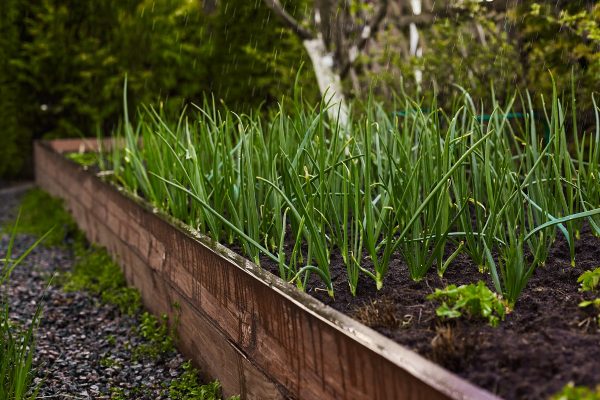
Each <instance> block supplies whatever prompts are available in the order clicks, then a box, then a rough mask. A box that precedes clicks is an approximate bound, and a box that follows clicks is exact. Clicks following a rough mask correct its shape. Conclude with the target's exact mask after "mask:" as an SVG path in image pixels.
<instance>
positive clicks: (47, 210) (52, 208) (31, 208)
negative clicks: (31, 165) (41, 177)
mask: <svg viewBox="0 0 600 400" xmlns="http://www.w3.org/2000/svg"><path fill="white" fill-rule="evenodd" d="M5 228H6V230H7V231H10V230H13V229H16V232H17V233H27V234H31V235H34V236H38V237H41V236H42V235H45V234H46V233H47V232H49V233H48V235H47V236H46V239H45V240H44V244H45V245H46V246H64V245H65V241H66V240H68V239H75V240H84V238H83V234H82V233H81V232H80V231H79V230H78V229H77V225H76V224H75V221H73V218H71V215H70V214H69V213H68V212H67V211H66V210H65V208H64V203H63V201H62V200H60V199H57V198H55V197H52V196H50V195H49V194H48V193H46V192H44V191H43V190H41V189H32V190H29V191H28V192H27V193H25V195H24V196H23V199H22V201H21V217H20V219H19V223H18V224H16V221H12V222H10V223H8V225H7V226H6V227H5Z"/></svg>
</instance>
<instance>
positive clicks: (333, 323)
mask: <svg viewBox="0 0 600 400" xmlns="http://www.w3.org/2000/svg"><path fill="white" fill-rule="evenodd" d="M86 145H89V146H91V147H94V146H95V144H93V141H91V142H87V143H85V142H82V141H77V140H69V141H53V142H37V143H36V145H35V162H36V181H37V183H38V185H39V186H40V187H42V188H43V189H45V190H47V191H48V192H50V193H51V194H53V195H55V196H59V197H61V198H63V199H64V200H65V203H66V205H67V207H68V208H69V210H70V211H71V213H72V214H73V216H74V218H75V220H76V221H77V223H78V224H79V226H80V228H81V229H82V230H83V231H84V232H85V233H86V235H87V237H88V239H89V240H90V241H93V242H96V243H99V244H101V245H103V246H105V247H106V248H107V249H108V250H109V252H110V253H111V254H112V255H113V256H114V257H115V259H117V260H118V261H119V264H120V265H121V267H122V269H123V271H124V273H125V276H126V278H127V281H128V282H129V284H131V285H133V286H135V287H137V288H138V289H139V290H140V292H141V294H142V298H143V301H144V304H145V305H146V307H148V309H149V310H150V311H152V312H153V313H156V314H159V313H166V314H168V315H169V316H171V317H172V318H175V317H176V316H177V318H178V319H179V327H178V333H179V336H180V349H181V350H182V352H183V353H184V354H185V355H186V356H188V357H190V358H191V359H193V360H194V362H195V363H196V364H197V365H198V366H199V367H200V368H201V369H202V371H204V373H205V374H207V376H209V377H211V378H218V379H219V380H220V381H221V383H222V385H223V388H224V392H225V394H226V395H232V394H241V395H242V397H243V398H247V399H281V398H297V399H311V400H312V399H369V400H372V399H386V400H387V399H411V400H412V399H423V400H425V399H427V400H429V399H496V397H495V396H493V395H492V394H490V393H488V392H486V391H484V390H482V389H480V388H478V387H476V386H474V385H472V384H470V383H468V382H466V381H464V380H462V379H461V378H459V377H457V376H455V375H453V374H451V373H450V372H448V371H446V370H445V369H443V368H441V367H439V366H438V365H436V364H434V363H432V362H430V361H428V360H426V359H424V358H423V357H421V356H419V355H417V354H416V353H414V352H412V351H410V350H408V349H406V348H404V347H402V346H400V345H398V344H397V343H395V342H393V341H391V340H389V339H387V338H385V337H384V336H382V335H380V334H379V333H377V332H375V331H373V330H372V329H369V328H367V327H365V326H364V325H362V324H360V323H358V322H356V321H354V320H353V319H351V318H349V317H347V316H345V315H343V314H341V313H339V312H337V311H335V310H333V309H332V308H330V307H327V306H325V305H323V304H322V303H320V302H319V301H317V300H315V299H314V298H312V297H310V296H308V295H307V294H305V293H302V292H299V291H298V290H296V289H295V288H294V287H293V286H291V285H289V284H287V283H286V282H284V281H282V280H281V279H279V278H278V277H276V276H274V275H272V274H270V273H268V272H265V271H263V270H261V269H260V268H258V267H257V266H256V265H254V264H253V263H251V262H249V261H247V260H246V259H244V258H242V257H240V256H238V255H236V254H234V253H233V252H231V251H230V250H228V249H226V248H224V247H223V246H221V245H219V244H217V243H214V242H213V241H211V240H210V239H208V238H206V237H204V236H202V235H198V234H195V233H193V232H190V231H189V230H188V229H187V228H186V227H185V226H183V225H182V224H180V223H178V222H177V221H174V220H172V219H171V218H169V217H168V216H165V215H161V214H160V213H158V212H156V211H155V210H153V209H152V207H150V206H149V205H148V204H146V203H144V202H143V201H141V200H140V199H136V198H133V197H132V196H130V195H128V194H126V193H124V192H122V191H120V190H119V189H118V188H116V187H114V186H112V185H110V184H108V183H106V182H104V181H102V180H101V179H100V178H98V177H96V176H95V175H94V174H92V173H90V172H88V171H85V170H84V169H83V168H81V167H80V166H78V165H77V164H75V163H73V162H71V161H69V160H67V159H65V158H64V157H63V156H62V155H61V153H63V152H68V151H79V150H81V149H82V148H85V147H86Z"/></svg>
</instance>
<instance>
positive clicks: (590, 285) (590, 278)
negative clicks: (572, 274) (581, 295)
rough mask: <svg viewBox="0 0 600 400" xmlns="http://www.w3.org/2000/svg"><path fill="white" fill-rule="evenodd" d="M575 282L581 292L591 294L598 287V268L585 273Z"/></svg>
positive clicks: (599, 276) (599, 282) (599, 272)
mask: <svg viewBox="0 0 600 400" xmlns="http://www.w3.org/2000/svg"><path fill="white" fill-rule="evenodd" d="M577 282H578V283H580V284H581V289H579V290H581V291H582V292H591V291H594V290H597V289H598V288H599V286H598V285H600V267H598V268H596V269H594V270H589V271H585V272H584V273H583V274H581V275H580V276H579V278H577Z"/></svg>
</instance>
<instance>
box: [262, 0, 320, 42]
mask: <svg viewBox="0 0 600 400" xmlns="http://www.w3.org/2000/svg"><path fill="white" fill-rule="evenodd" d="M265 4H266V5H267V7H269V8H270V9H271V10H273V12H274V13H275V14H277V16H278V17H279V19H281V20H282V21H283V22H284V23H285V24H286V25H287V26H288V28H290V29H291V30H292V31H294V33H295V34H296V35H298V36H299V37H300V39H302V40H309V39H313V38H314V35H313V33H312V32H310V31H309V30H308V29H306V28H304V27H303V26H302V25H300V24H299V23H298V21H296V20H295V19H294V17H292V16H291V15H290V14H288V13H287V11H285V9H284V8H283V6H282V5H281V3H280V2H279V0H265Z"/></svg>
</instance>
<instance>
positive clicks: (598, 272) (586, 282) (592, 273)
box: [577, 267, 600, 326]
mask: <svg viewBox="0 0 600 400" xmlns="http://www.w3.org/2000/svg"><path fill="white" fill-rule="evenodd" d="M577 282H579V283H580V284H581V288H580V289H579V290H580V291H581V292H592V293H595V294H598V289H599V288H600V287H599V284H600V267H598V268H596V269H594V270H589V271H585V272H584V273H583V274H581V275H580V276H579V278H577ZM579 307H581V308H587V307H594V308H595V309H596V310H597V311H598V312H599V313H598V315H597V316H596V321H597V322H598V325H599V326H600V297H597V298H594V299H590V300H584V301H582V302H580V303H579Z"/></svg>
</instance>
